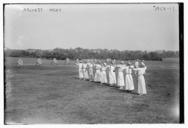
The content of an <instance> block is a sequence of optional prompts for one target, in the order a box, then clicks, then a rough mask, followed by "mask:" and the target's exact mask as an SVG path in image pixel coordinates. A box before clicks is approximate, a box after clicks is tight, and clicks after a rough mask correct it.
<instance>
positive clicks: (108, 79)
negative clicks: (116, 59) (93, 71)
mask: <svg viewBox="0 0 188 128" xmlns="http://www.w3.org/2000/svg"><path fill="white" fill-rule="evenodd" d="M109 75H110V65H107V66H106V77H107V84H110V76H109Z"/></svg>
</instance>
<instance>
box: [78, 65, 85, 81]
mask: <svg viewBox="0 0 188 128" xmlns="http://www.w3.org/2000/svg"><path fill="white" fill-rule="evenodd" d="M82 65H83V64H82V63H78V74H79V78H80V79H83V78H84V74H83V70H82Z"/></svg>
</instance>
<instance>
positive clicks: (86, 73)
mask: <svg viewBox="0 0 188 128" xmlns="http://www.w3.org/2000/svg"><path fill="white" fill-rule="evenodd" d="M84 79H89V74H88V71H87V70H86V69H84Z"/></svg>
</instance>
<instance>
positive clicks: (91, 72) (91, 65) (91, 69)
mask: <svg viewBox="0 0 188 128" xmlns="http://www.w3.org/2000/svg"><path fill="white" fill-rule="evenodd" d="M88 68H89V80H91V81H93V64H91V63H89V65H88Z"/></svg>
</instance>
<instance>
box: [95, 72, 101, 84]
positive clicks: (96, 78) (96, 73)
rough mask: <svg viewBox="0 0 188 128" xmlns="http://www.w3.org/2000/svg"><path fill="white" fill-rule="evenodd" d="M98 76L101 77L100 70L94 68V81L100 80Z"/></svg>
mask: <svg viewBox="0 0 188 128" xmlns="http://www.w3.org/2000/svg"><path fill="white" fill-rule="evenodd" d="M100 77H101V71H100V70H96V71H95V76H94V81H95V82H100V80H101V79H100Z"/></svg>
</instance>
